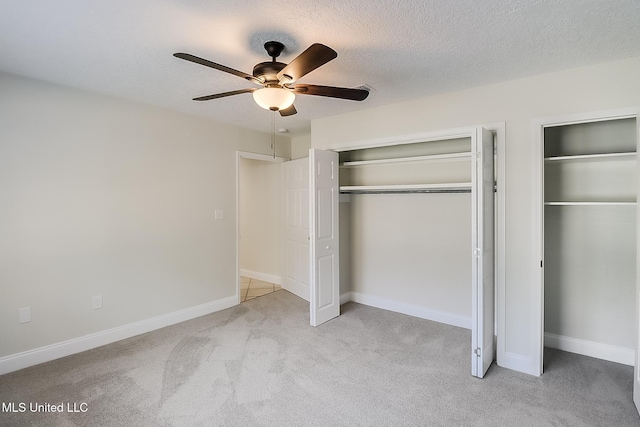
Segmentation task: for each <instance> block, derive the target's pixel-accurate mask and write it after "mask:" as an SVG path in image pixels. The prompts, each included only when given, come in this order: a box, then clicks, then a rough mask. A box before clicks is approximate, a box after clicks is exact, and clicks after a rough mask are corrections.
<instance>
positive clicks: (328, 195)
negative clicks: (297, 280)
mask: <svg viewBox="0 0 640 427" xmlns="http://www.w3.org/2000/svg"><path fill="white" fill-rule="evenodd" d="M309 168H310V174H309V177H310V186H309V189H310V195H311V197H310V210H311V227H310V229H311V282H310V290H311V292H310V296H311V300H310V322H311V326H318V325H320V324H322V323H324V322H326V321H328V320H331V319H333V318H334V317H337V316H339V315H340V285H339V283H340V282H339V279H340V277H339V271H340V268H339V267H340V266H339V258H340V257H339V246H340V245H339V243H340V240H339V238H338V237H339V236H338V193H339V188H338V153H335V152H333V151H323V150H317V149H313V148H312V149H310V150H309Z"/></svg>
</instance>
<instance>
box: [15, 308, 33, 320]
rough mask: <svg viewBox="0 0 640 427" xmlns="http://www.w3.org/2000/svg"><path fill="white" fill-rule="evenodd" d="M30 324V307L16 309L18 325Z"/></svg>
mask: <svg viewBox="0 0 640 427" xmlns="http://www.w3.org/2000/svg"><path fill="white" fill-rule="evenodd" d="M27 322H31V307H24V308H19V309H18V323H27Z"/></svg>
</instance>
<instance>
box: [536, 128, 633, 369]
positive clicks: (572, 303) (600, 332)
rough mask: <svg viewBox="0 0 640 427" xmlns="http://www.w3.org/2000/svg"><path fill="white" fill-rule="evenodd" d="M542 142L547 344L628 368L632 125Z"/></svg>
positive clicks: (565, 131) (555, 134)
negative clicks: (621, 364)
mask: <svg viewBox="0 0 640 427" xmlns="http://www.w3.org/2000/svg"><path fill="white" fill-rule="evenodd" d="M543 137H544V175H543V179H544V236H543V237H544V260H543V265H544V345H545V347H548V348H555V349H560V350H566V351H570V352H574V353H578V354H583V355H587V356H592V357H596V358H600V359H605V360H609V361H613V362H618V363H623V364H627V365H633V363H634V354H635V340H636V336H635V333H636V327H635V323H636V321H635V318H636V301H635V299H636V298H635V295H636V209H637V208H636V194H637V161H636V144H637V142H636V119H635V118H623V119H617V120H603V121H596V122H586V123H576V124H567V125H561V126H549V127H545V129H544V136H543ZM546 362H547V361H546V360H545V363H546ZM545 367H547V365H546V364H545Z"/></svg>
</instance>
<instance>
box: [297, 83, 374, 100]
mask: <svg viewBox="0 0 640 427" xmlns="http://www.w3.org/2000/svg"><path fill="white" fill-rule="evenodd" d="M290 89H292V90H293V91H294V92H295V93H296V94H299V95H317V96H328V97H330V98H340V99H350V100H352V101H364V100H365V99H367V96H369V91H368V90H364V89H352V88H348V87H334V86H318V85H304V84H297V85H295V86H293V87H290Z"/></svg>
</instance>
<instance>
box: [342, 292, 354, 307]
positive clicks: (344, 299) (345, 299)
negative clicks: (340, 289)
mask: <svg viewBox="0 0 640 427" xmlns="http://www.w3.org/2000/svg"><path fill="white" fill-rule="evenodd" d="M349 301H353V299H352V298H351V292H346V293H344V294H340V305H342V304H346V303H348V302H349Z"/></svg>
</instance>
